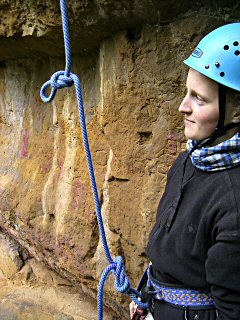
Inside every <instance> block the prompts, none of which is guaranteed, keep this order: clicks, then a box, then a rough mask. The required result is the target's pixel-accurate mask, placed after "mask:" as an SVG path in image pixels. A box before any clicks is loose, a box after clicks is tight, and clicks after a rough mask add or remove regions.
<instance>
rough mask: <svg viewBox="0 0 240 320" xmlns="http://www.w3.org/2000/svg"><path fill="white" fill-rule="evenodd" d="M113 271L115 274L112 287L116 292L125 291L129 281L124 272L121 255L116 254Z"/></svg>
mask: <svg viewBox="0 0 240 320" xmlns="http://www.w3.org/2000/svg"><path fill="white" fill-rule="evenodd" d="M113 272H114V274H115V276H116V280H115V283H114V287H115V289H116V290H117V291H118V292H121V293H126V292H127V291H128V289H129V287H130V282H129V280H128V277H127V276H126V274H125V269H124V265H123V262H122V257H120V256H118V257H117V258H116V259H115V261H114V262H113Z"/></svg>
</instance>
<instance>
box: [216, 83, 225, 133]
mask: <svg viewBox="0 0 240 320" xmlns="http://www.w3.org/2000/svg"><path fill="white" fill-rule="evenodd" d="M226 97H227V87H226V86H224V85H222V84H221V83H219V84H218V107H219V119H218V124H217V127H216V128H217V129H220V130H221V129H222V128H223V126H224V121H225V110H226Z"/></svg>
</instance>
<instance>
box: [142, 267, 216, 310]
mask: <svg viewBox="0 0 240 320" xmlns="http://www.w3.org/2000/svg"><path fill="white" fill-rule="evenodd" d="M150 268H151V265H150V266H149V267H148V269H147V275H148V281H147V286H148V287H152V288H153V289H154V292H153V294H154V298H155V299H158V300H164V301H166V302H169V303H172V304H175V305H178V306H182V307H198V306H209V307H210V306H214V301H213V296H212V295H211V294H210V293H207V292H203V291H197V290H192V289H184V288H172V287H166V286H162V285H160V284H159V283H157V282H156V280H154V279H153V276H152V275H151V272H150Z"/></svg>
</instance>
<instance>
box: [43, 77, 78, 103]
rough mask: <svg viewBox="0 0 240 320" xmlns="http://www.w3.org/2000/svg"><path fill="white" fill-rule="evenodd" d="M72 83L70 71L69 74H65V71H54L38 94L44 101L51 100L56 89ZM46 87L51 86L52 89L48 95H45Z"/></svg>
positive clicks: (69, 85)
mask: <svg viewBox="0 0 240 320" xmlns="http://www.w3.org/2000/svg"><path fill="white" fill-rule="evenodd" d="M73 83H74V80H73V74H72V73H70V74H69V76H67V75H66V72H65V71H57V72H55V73H54V74H53V75H52V76H51V78H50V80H48V81H46V82H45V83H44V84H43V86H42V88H41V91H40V95H41V98H42V100H43V101H44V102H45V103H47V102H51V101H52V100H53V99H54V97H55V95H56V93H57V90H58V89H62V88H65V87H71V86H72V85H73ZM48 87H51V88H52V89H51V93H50V95H49V96H48V97H47V94H46V90H47V88H48Z"/></svg>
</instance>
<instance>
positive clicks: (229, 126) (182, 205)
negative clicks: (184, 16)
mask: <svg viewBox="0 0 240 320" xmlns="http://www.w3.org/2000/svg"><path fill="white" fill-rule="evenodd" d="M184 62H185V63H186V64H187V65H188V66H189V67H190V69H189V72H188V77H187V82H186V88H187V93H186V96H185V98H184V100H183V101H182V103H181V105H180V107H179V111H180V112H181V113H182V114H183V115H184V123H185V135H186V137H187V139H188V143H187V151H186V152H183V153H181V154H180V155H179V157H178V158H177V160H176V162H175V163H174V165H173V166H172V168H171V169H170V171H169V173H168V181H167V185H166V188H165V192H164V194H163V197H162V199H161V201H160V204H159V207H158V212H157V219H156V223H155V225H154V227H153V230H152V232H151V234H150V238H149V243H148V247H147V254H148V257H149V259H150V260H151V263H152V264H151V265H150V267H149V270H148V283H147V287H148V290H150V291H152V292H153V291H155V292H157V294H155V295H154V294H153V295H152V301H153V307H154V310H153V311H152V313H153V317H154V319H155V320H181V319H189V320H190V319H194V320H215V319H217V320H239V319H240V196H239V195H240V134H239V131H240V23H233V24H228V25H225V26H222V27H220V28H218V29H216V30H214V31H212V32H211V33H210V34H208V35H207V36H206V37H204V38H203V39H202V41H201V42H200V43H199V45H198V47H197V48H196V49H195V50H194V52H193V53H192V55H191V56H190V57H189V58H188V59H187V60H186V61H184ZM148 296H149V295H148ZM150 297H151V296H150ZM132 314H133V312H131V316H132ZM141 318H142V319H144V317H141Z"/></svg>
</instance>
